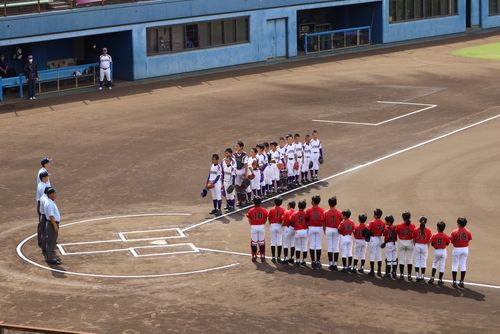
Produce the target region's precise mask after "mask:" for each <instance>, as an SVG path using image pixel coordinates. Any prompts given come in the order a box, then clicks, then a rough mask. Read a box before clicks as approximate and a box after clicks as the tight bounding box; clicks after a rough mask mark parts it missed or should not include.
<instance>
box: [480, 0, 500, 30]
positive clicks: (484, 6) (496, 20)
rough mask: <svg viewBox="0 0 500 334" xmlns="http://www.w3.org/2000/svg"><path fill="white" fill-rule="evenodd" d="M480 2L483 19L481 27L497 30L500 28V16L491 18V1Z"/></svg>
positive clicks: (482, 0) (481, 0)
mask: <svg viewBox="0 0 500 334" xmlns="http://www.w3.org/2000/svg"><path fill="white" fill-rule="evenodd" d="M479 1H480V13H481V14H480V17H481V27H483V28H485V29H487V28H495V27H500V15H495V16H489V8H488V6H489V1H488V0H479Z"/></svg>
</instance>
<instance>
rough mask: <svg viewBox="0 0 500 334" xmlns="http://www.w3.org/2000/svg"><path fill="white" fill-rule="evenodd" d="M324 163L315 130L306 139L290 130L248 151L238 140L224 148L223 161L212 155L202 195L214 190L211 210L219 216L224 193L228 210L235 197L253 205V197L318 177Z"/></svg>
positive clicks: (240, 201)
mask: <svg viewBox="0 0 500 334" xmlns="http://www.w3.org/2000/svg"><path fill="white" fill-rule="evenodd" d="M322 163H323V148H322V146H321V142H320V140H319V135H318V132H317V131H316V130H314V131H313V132H312V134H311V135H309V134H307V135H306V136H305V140H304V143H302V142H301V141H300V135H299V134H295V135H292V134H289V135H287V136H286V137H280V138H279V140H278V142H274V141H273V142H270V143H267V142H265V143H262V144H258V145H256V146H255V147H253V148H252V149H251V150H250V151H249V152H248V153H247V152H245V151H244V143H243V142H242V141H238V142H237V143H236V145H235V151H233V150H232V149H231V148H227V149H226V150H225V151H224V159H223V161H222V163H221V162H220V157H219V155H218V154H213V155H212V164H211V165H210V171H209V173H208V177H207V180H206V183H205V186H204V188H203V190H202V192H201V195H202V197H205V196H206V195H207V194H208V191H210V192H211V194H212V200H213V206H214V209H213V210H212V211H211V212H210V214H214V215H216V216H219V215H221V214H222V211H221V207H222V197H225V198H226V201H227V207H226V209H227V211H228V212H232V211H234V210H235V205H236V200H237V201H238V205H239V206H241V207H244V206H248V205H251V203H252V197H257V196H258V197H259V198H267V197H270V196H273V195H275V194H278V193H281V192H283V191H287V190H290V189H293V188H296V187H299V186H300V184H307V183H310V182H313V181H317V180H318V173H319V167H320V164H322Z"/></svg>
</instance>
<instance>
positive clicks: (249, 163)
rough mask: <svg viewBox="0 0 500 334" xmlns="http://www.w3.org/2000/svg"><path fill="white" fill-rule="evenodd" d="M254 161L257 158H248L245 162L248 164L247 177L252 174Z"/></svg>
mask: <svg viewBox="0 0 500 334" xmlns="http://www.w3.org/2000/svg"><path fill="white" fill-rule="evenodd" d="M254 161H257V158H253V157H248V160H247V163H248V172H247V176H248V175H250V174H253V167H252V165H253V162H254Z"/></svg>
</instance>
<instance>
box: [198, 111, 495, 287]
mask: <svg viewBox="0 0 500 334" xmlns="http://www.w3.org/2000/svg"><path fill="white" fill-rule="evenodd" d="M499 116H500V115H499ZM198 249H199V250H201V251H206V252H214V253H224V254H232V255H241V256H247V257H248V256H252V255H251V254H248V253H240V252H232V251H225V250H220V249H211V248H199V247H198ZM266 259H271V257H269V256H266ZM306 263H307V264H309V265H310V264H311V262H306ZM321 265H322V266H323V267H328V265H327V264H324V263H323V264H321ZM284 266H288V265H287V264H285V265H284ZM338 267H339V268H343V267H342V266H338ZM382 274H385V271H382ZM405 277H406V276H405ZM412 277H413V278H417V276H412ZM428 280H429V278H427V281H428ZM443 282H446V283H453V281H451V280H447V279H444V280H443ZM467 285H472V286H479V287H483V288H491V289H500V285H490V284H482V283H469V282H467Z"/></svg>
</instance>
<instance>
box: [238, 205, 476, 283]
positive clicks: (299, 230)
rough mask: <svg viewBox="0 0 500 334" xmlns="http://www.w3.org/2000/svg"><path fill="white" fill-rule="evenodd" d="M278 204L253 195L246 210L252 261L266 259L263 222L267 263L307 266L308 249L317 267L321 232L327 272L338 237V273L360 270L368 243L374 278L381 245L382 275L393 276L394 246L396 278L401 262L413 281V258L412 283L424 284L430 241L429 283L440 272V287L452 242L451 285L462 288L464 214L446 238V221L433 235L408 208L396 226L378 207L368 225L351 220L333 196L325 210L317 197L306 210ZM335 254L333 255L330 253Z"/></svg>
mask: <svg viewBox="0 0 500 334" xmlns="http://www.w3.org/2000/svg"><path fill="white" fill-rule="evenodd" d="M282 203H283V200H282V199H281V198H276V199H275V200H274V204H275V206H274V207H273V208H271V209H270V210H269V212H268V211H267V210H266V209H265V208H263V207H261V205H260V204H261V199H260V198H259V197H255V198H254V205H255V206H254V207H253V208H251V209H250V210H249V211H248V213H247V217H248V221H249V223H250V225H251V249H252V260H253V261H255V260H256V259H257V256H260V258H261V261H265V223H266V222H267V221H268V222H269V225H270V232H271V233H270V234H271V237H270V239H271V253H272V261H273V262H275V263H281V264H288V263H295V264H296V265H303V266H306V259H307V255H308V254H307V253H308V250H309V253H310V255H311V260H312V261H311V263H312V268H313V269H320V268H322V265H321V249H322V239H323V234H326V237H327V247H328V255H329V256H328V258H329V268H330V269H331V270H335V269H334V266H335V267H336V265H337V263H336V260H337V259H338V254H339V241H340V250H341V252H340V253H341V255H342V271H343V272H353V273H356V272H359V273H364V264H365V253H366V248H367V245H368V244H369V246H370V272H369V275H370V276H375V261H377V262H378V268H377V272H376V274H377V275H378V276H382V268H381V267H382V249H385V258H386V267H385V277H386V278H397V274H396V270H397V264H398V257H397V255H398V250H399V261H400V267H399V269H400V279H404V276H403V275H404V267H405V264H406V265H407V266H408V280H409V281H411V280H412V278H411V271H412V269H413V268H412V266H413V263H412V260H413V261H414V263H415V271H416V277H417V282H424V281H425V271H426V267H427V257H428V247H429V245H432V247H433V248H434V249H435V251H434V258H433V261H432V275H431V277H430V279H429V281H428V283H429V284H433V282H434V280H435V274H436V272H438V271H439V281H438V284H439V285H442V284H443V275H444V268H445V263H446V257H447V254H446V248H447V246H448V245H449V244H450V243H451V244H453V246H454V249H453V263H452V276H453V286H454V287H463V286H464V279H465V273H466V261H467V256H468V247H469V243H470V241H471V240H472V234H471V232H470V231H469V230H468V229H467V228H466V227H465V226H466V225H467V220H466V219H465V218H459V219H458V220H457V226H458V228H457V229H455V230H453V231H452V233H451V235H450V237H448V235H447V234H446V233H444V230H445V227H446V224H445V223H444V222H443V221H439V222H438V223H437V230H438V232H437V233H435V234H432V232H431V230H430V229H429V228H427V226H426V224H427V218H426V217H420V219H419V227H418V228H416V227H415V225H414V224H413V223H412V222H411V214H410V212H409V211H405V212H403V214H402V218H403V222H402V223H400V224H397V225H395V224H394V217H393V216H392V215H388V216H386V217H385V222H384V220H382V214H383V212H382V210H381V209H375V210H374V212H373V220H372V221H370V222H369V223H368V224H366V221H367V217H366V215H365V214H360V215H359V217H358V221H359V224H356V223H354V221H353V220H352V219H351V218H350V217H351V211H350V210H344V211H342V212H340V211H339V210H338V209H336V205H337V198H336V197H332V198H330V199H329V200H328V204H329V206H330V209H329V210H327V211H325V210H324V209H323V208H321V207H320V206H319V205H320V203H321V198H320V196H313V197H312V200H311V206H310V207H309V208H306V207H307V203H306V201H300V202H299V204H298V211H295V202H293V201H291V202H289V203H288V206H287V210H285V209H283V208H282V207H281V205H282ZM339 213H340V214H341V215H342V218H339ZM325 232H326V233H325ZM382 238H383V242H382ZM335 239H336V240H335ZM339 239H340V240H339ZM283 246H284V248H283ZM353 247H354V254H353ZM282 250H283V254H284V258H283V260H281V252H282ZM276 254H277V257H276ZM289 255H290V256H289ZM335 255H337V257H334V256H335ZM353 255H354V257H353ZM412 257H413V259H412ZM353 260H354V262H353ZM359 261H361V265H360V266H359V268H358V263H359ZM458 269H460V270H461V277H460V283H458V284H457V282H456V276H457V272H458Z"/></svg>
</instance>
